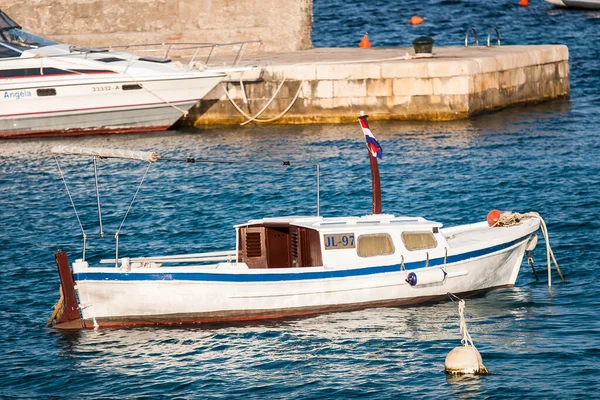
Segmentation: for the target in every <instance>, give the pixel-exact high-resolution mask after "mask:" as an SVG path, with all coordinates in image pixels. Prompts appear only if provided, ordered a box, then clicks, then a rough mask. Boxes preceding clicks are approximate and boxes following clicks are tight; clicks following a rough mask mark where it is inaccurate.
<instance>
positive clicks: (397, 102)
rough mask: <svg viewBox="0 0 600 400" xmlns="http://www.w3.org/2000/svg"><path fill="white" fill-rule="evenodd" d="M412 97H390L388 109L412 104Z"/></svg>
mask: <svg viewBox="0 0 600 400" xmlns="http://www.w3.org/2000/svg"><path fill="white" fill-rule="evenodd" d="M410 98H411V96H390V97H388V98H387V105H388V108H391V107H395V106H404V105H407V104H408V103H410Z"/></svg>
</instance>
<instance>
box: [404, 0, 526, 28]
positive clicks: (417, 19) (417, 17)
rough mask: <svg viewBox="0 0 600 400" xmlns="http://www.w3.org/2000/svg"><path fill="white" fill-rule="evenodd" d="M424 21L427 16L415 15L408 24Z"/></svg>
mask: <svg viewBox="0 0 600 400" xmlns="http://www.w3.org/2000/svg"><path fill="white" fill-rule="evenodd" d="M521 1H527V0H521ZM423 21H425V18H421V17H419V16H418V15H413V16H412V17H410V19H409V20H408V24H409V25H421V24H422V23H423Z"/></svg>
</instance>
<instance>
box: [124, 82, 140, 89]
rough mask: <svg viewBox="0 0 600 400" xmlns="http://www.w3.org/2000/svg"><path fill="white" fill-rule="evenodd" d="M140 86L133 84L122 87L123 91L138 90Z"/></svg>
mask: <svg viewBox="0 0 600 400" xmlns="http://www.w3.org/2000/svg"><path fill="white" fill-rule="evenodd" d="M141 88H142V85H140V84H137V83H134V84H132V85H123V90H140V89H141Z"/></svg>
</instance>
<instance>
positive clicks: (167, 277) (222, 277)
mask: <svg viewBox="0 0 600 400" xmlns="http://www.w3.org/2000/svg"><path fill="white" fill-rule="evenodd" d="M530 237H531V234H528V235H525V236H523V237H521V238H519V239H516V240H513V241H511V242H508V243H503V244H499V245H496V246H492V247H487V248H485V249H480V250H474V251H469V252H467V253H462V254H457V255H454V256H448V257H447V260H446V264H452V263H456V262H460V261H464V260H468V259H470V258H475V257H481V256H484V255H487V254H491V253H494V252H496V251H500V250H503V249H507V248H509V247H511V246H513V245H515V244H517V243H520V242H523V241H525V240H528V239H529V238H530ZM425 265H426V261H425V260H423V261H414V262H410V263H405V264H404V267H405V269H407V270H412V269H419V268H425ZM436 265H444V257H440V258H433V259H431V260H429V266H430V267H434V266H436ZM399 270H400V264H392V265H385V266H376V267H366V268H356V269H347V270H336V271H319V272H299V273H265V274H221V273H206V272H168V271H165V272H161V273H143V272H142V273H130V272H79V273H76V274H74V278H75V281H210V282H276V281H299V280H313V279H329V278H347V277H351V276H365V275H374V274H383V273H388V272H398V271H399Z"/></svg>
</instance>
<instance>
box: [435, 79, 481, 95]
mask: <svg viewBox="0 0 600 400" xmlns="http://www.w3.org/2000/svg"><path fill="white" fill-rule="evenodd" d="M431 81H432V85H433V94H437V95H444V94H468V93H470V92H471V86H472V85H471V78H470V77H468V76H451V77H446V78H432V79H431Z"/></svg>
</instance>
